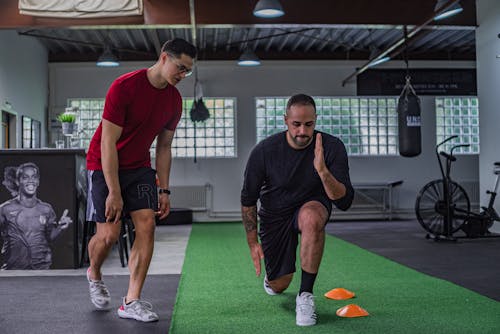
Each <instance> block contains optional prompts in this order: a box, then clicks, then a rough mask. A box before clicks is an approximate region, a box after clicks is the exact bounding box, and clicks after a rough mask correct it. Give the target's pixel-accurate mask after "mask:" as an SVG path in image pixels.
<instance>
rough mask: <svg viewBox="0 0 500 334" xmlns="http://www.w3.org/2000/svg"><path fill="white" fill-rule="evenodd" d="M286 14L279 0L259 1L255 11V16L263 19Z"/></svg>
mask: <svg viewBox="0 0 500 334" xmlns="http://www.w3.org/2000/svg"><path fill="white" fill-rule="evenodd" d="M284 14H285V12H284V11H283V7H281V4H280V2H279V0H259V1H258V2H257V4H256V5H255V8H254V10H253V15H255V16H257V17H263V18H273V17H280V16H283V15H284Z"/></svg>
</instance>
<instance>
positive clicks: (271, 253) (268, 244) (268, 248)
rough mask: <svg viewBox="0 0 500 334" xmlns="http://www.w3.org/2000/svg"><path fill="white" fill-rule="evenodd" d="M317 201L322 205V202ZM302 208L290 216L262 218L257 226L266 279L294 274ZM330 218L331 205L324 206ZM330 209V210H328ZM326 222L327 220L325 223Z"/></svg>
mask: <svg viewBox="0 0 500 334" xmlns="http://www.w3.org/2000/svg"><path fill="white" fill-rule="evenodd" d="M312 200H317V201H319V202H320V203H322V204H323V205H325V203H323V201H321V200H318V199H312ZM301 207H302V206H300V207H298V208H297V209H295V211H294V212H292V214H290V215H284V216H280V217H266V218H262V216H261V223H260V225H259V237H260V243H261V245H262V250H263V252H264V263H265V267H266V275H267V279H268V280H270V281H272V280H275V279H277V278H279V277H281V276H283V275H288V274H291V273H294V272H295V262H296V259H297V245H298V240H299V233H300V231H299V222H298V216H299V211H300V208H301ZM325 208H326V209H327V211H328V216H327V217H330V213H331V205H330V206H326V205H325ZM329 208H330V209H329ZM327 222H328V219H327V220H326V221H325V226H326V223H327Z"/></svg>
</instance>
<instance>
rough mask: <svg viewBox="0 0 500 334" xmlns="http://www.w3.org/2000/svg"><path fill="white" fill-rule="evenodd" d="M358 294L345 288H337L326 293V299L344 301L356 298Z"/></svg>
mask: <svg viewBox="0 0 500 334" xmlns="http://www.w3.org/2000/svg"><path fill="white" fill-rule="evenodd" d="M355 295H356V294H355V293H354V292H352V291H349V290H346V289H344V288H336V289H333V290H330V291H328V292H327V293H325V297H326V298H330V299H336V300H344V299H350V298H352V297H354V296H355Z"/></svg>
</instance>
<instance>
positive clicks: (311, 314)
mask: <svg viewBox="0 0 500 334" xmlns="http://www.w3.org/2000/svg"><path fill="white" fill-rule="evenodd" d="M295 302H296V307H295V312H297V316H296V323H297V326H313V325H316V317H317V316H316V312H315V309H316V307H315V306H314V296H313V295H312V293H310V292H302V293H301V294H300V295H297V298H296V299H295Z"/></svg>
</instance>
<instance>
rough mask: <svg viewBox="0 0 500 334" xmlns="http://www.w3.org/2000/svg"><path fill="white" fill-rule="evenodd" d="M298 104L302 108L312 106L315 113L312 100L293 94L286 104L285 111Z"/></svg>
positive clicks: (304, 95) (314, 105) (302, 95)
mask: <svg viewBox="0 0 500 334" xmlns="http://www.w3.org/2000/svg"><path fill="white" fill-rule="evenodd" d="M295 104H298V105H302V106H313V108H314V111H315V112H316V103H315V102H314V99H313V98H312V97H310V96H309V95H306V94H295V95H293V96H292V97H291V98H290V99H289V100H288V103H287V104H286V111H288V110H290V107H291V106H293V105H295Z"/></svg>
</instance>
